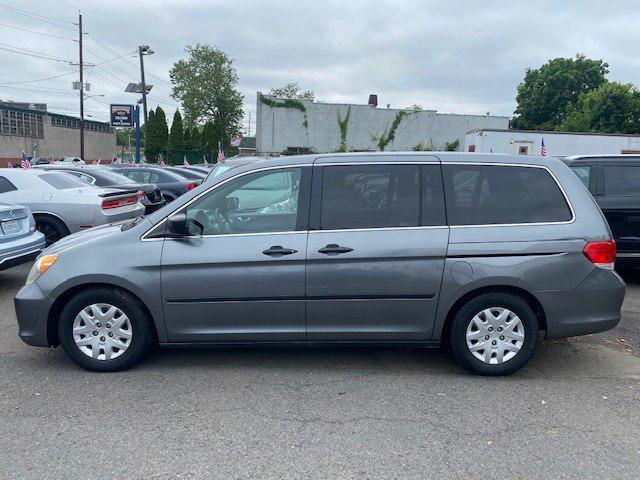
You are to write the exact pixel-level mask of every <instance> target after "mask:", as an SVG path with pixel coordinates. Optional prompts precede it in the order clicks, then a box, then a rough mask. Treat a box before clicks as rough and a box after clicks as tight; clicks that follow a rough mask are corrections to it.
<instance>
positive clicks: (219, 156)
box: [218, 142, 224, 163]
mask: <svg viewBox="0 0 640 480" xmlns="http://www.w3.org/2000/svg"><path fill="white" fill-rule="evenodd" d="M223 162H224V152H223V151H222V146H221V145H220V142H218V163H223Z"/></svg>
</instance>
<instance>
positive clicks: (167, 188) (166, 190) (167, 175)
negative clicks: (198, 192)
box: [111, 165, 202, 203]
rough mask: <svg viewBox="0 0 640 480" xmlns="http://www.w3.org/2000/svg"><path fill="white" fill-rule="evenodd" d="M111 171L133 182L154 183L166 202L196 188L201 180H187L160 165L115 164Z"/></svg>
mask: <svg viewBox="0 0 640 480" xmlns="http://www.w3.org/2000/svg"><path fill="white" fill-rule="evenodd" d="M111 171H114V172H117V173H121V174H123V175H124V176H126V177H128V178H130V179H131V180H133V181H134V182H141V183H155V184H156V185H157V186H158V188H160V191H161V192H162V196H163V197H164V199H165V201H166V202H167V203H169V202H171V201H173V200H175V199H176V198H178V197H179V196H180V195H182V194H183V193H186V192H188V191H189V190H192V189H194V188H196V187H197V186H198V185H200V183H202V180H189V179H186V178H184V177H181V176H180V175H178V174H177V173H174V172H170V171H167V170H165V169H164V168H161V167H150V166H147V165H140V166H138V167H133V166H117V167H114V168H113V169H112V170H111Z"/></svg>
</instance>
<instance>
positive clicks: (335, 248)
mask: <svg viewBox="0 0 640 480" xmlns="http://www.w3.org/2000/svg"><path fill="white" fill-rule="evenodd" d="M352 251H353V248H349V247H341V246H340V245H336V244H335V243H332V244H330V245H327V246H326V247H324V248H321V249H320V250H318V253H324V254H325V255H332V254H334V255H338V254H340V253H349V252H352Z"/></svg>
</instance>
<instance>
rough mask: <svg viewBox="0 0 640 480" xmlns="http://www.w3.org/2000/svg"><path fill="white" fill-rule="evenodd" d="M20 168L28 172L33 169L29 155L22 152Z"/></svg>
mask: <svg viewBox="0 0 640 480" xmlns="http://www.w3.org/2000/svg"><path fill="white" fill-rule="evenodd" d="M20 167H21V168H23V169H25V170H27V169H29V168H31V162H30V161H29V159H28V158H27V154H26V153H24V152H22V160H20Z"/></svg>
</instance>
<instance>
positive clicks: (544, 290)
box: [15, 152, 625, 375]
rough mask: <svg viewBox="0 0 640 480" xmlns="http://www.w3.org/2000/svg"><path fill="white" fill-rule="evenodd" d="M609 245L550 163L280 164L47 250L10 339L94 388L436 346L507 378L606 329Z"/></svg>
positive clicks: (479, 158)
mask: <svg viewBox="0 0 640 480" xmlns="http://www.w3.org/2000/svg"><path fill="white" fill-rule="evenodd" d="M614 260H615V242H614V241H613V239H612V237H611V232H610V230H609V227H608V226H607V222H606V221H605V219H604V217H603V215H602V213H601V211H600V210H599V208H598V206H597V205H596V203H595V201H594V199H593V197H592V196H591V195H590V194H589V192H588V191H587V189H586V188H585V187H584V185H583V184H582V182H581V181H580V180H579V179H578V177H576V175H574V174H573V173H572V172H571V170H570V169H569V168H568V167H567V166H566V165H565V164H564V163H562V162H561V161H560V160H556V159H552V158H549V157H521V156H509V155H493V154H489V155H487V154H467V153H417V152H403V153H357V154H356V153H354V154H326V155H307V156H298V157H280V158H277V159H271V160H264V161H261V162H255V163H251V164H247V165H242V166H238V167H237V168H234V169H232V170H229V171H227V172H225V173H223V174H221V175H219V176H216V177H209V178H208V179H207V181H205V182H204V183H203V184H202V185H200V186H198V187H197V188H195V189H194V190H192V191H190V192H188V193H186V194H185V195H183V196H181V197H180V198H178V199H177V200H176V201H174V202H173V203H171V204H169V205H167V206H165V207H163V208H162V209H160V210H158V211H156V212H154V213H153V214H151V215H149V216H147V217H141V218H139V219H137V220H135V221H132V222H129V223H125V224H121V225H111V226H105V227H99V228H94V229H91V230H88V231H85V232H81V233H79V234H75V235H71V236H69V237H66V238H64V239H62V240H60V241H59V242H57V243H55V244H54V245H52V246H51V247H49V248H48V249H47V250H46V251H45V252H43V254H42V255H41V256H40V257H39V258H38V260H37V261H36V263H35V264H34V266H33V268H32V270H31V272H30V274H29V277H28V279H27V282H26V285H25V286H24V287H23V288H22V289H21V290H20V291H19V292H18V294H17V296H16V298H15V306H16V312H17V317H18V322H19V326H20V332H19V334H20V337H21V338H22V339H23V340H24V341H25V342H26V343H28V344H30V345H36V346H55V345H58V344H62V346H63V347H64V349H65V351H66V352H67V354H68V355H69V356H70V357H71V359H72V360H73V361H74V362H75V363H77V364H78V365H80V366H81V367H84V368H86V369H89V370H96V371H113V370H121V369H124V368H127V367H130V366H131V365H133V364H134V363H136V362H137V361H139V360H140V359H141V358H142V356H143V355H144V354H145V352H146V351H147V350H148V349H149V348H150V346H151V345H153V344H155V343H159V344H161V345H183V344H199V345H202V344H207V345H230V344H273V343H278V344H283V343H284V344H292V345H293V344H306V345H311V344H313V345H317V344H332V345H334V344H345V343H349V344H374V343H383V344H390V343H394V344H404V345H421V346H427V347H437V346H441V345H447V346H448V347H449V348H450V349H451V351H452V352H453V354H454V356H455V358H456V359H457V360H458V361H459V362H460V363H461V364H462V365H463V366H464V367H466V368H467V369H468V370H470V371H471V372H474V373H479V374H487V375H504V374H509V373H512V372H514V371H516V370H518V369H519V368H521V367H522V366H523V365H524V364H525V363H526V362H527V361H528V360H529V358H531V355H532V354H533V351H534V349H535V346H536V344H537V343H538V340H539V338H540V337H541V335H540V332H544V337H545V338H558V337H566V336H573V335H582V334H586V333H593V332H598V331H603V330H607V329H610V328H613V327H615V326H616V325H617V324H618V322H619V320H620V308H621V305H622V301H623V298H624V292H625V284H624V282H623V281H622V279H621V278H620V277H619V276H618V275H617V274H616V273H615V272H614V271H613V263H614Z"/></svg>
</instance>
